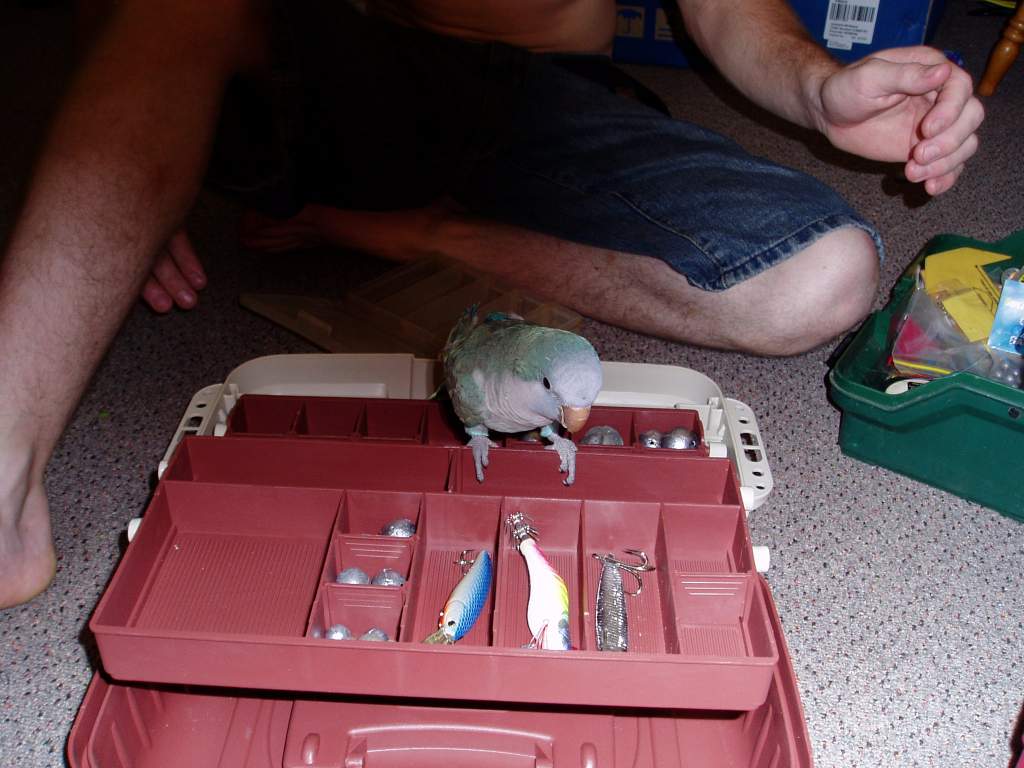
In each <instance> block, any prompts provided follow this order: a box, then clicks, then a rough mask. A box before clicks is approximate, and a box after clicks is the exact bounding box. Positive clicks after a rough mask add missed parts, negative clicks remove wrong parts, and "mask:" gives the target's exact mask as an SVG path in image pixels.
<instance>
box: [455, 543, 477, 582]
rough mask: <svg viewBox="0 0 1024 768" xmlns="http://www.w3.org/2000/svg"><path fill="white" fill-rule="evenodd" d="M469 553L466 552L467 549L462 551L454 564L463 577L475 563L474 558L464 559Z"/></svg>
mask: <svg viewBox="0 0 1024 768" xmlns="http://www.w3.org/2000/svg"><path fill="white" fill-rule="evenodd" d="M470 551H471V550H468V549H464V550H462V552H461V553H460V554H459V559H458V560H456V561H455V564H456V565H457V566H459V569H460V570H461V571H462V575H463V576H465V575H466V573H467V572H468V571H469V568H470V566H472V565H473V563H475V562H476V558H475V557H474V558H473V559H472V560H470V559H469V558H468V557H466V555H467V554H468V553H469V552H470Z"/></svg>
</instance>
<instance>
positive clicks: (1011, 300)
mask: <svg viewBox="0 0 1024 768" xmlns="http://www.w3.org/2000/svg"><path fill="white" fill-rule="evenodd" d="M988 346H989V348H991V349H998V350H1000V351H1002V352H1009V353H1011V354H1015V355H1020V354H1022V353H1024V283H1022V282H1020V281H1019V280H1006V281H1004V282H1003V290H1002V293H1000V294H999V306H998V307H997V308H996V318H995V320H994V321H993V322H992V331H991V332H990V333H989V335H988Z"/></svg>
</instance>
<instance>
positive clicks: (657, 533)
mask: <svg viewBox="0 0 1024 768" xmlns="http://www.w3.org/2000/svg"><path fill="white" fill-rule="evenodd" d="M626 549H636V550H641V551H642V552H644V553H645V554H646V555H647V560H648V564H649V565H651V566H654V570H652V571H646V572H644V573H642V574H640V579H641V584H642V588H641V589H640V594H638V595H629V594H627V595H626V626H627V630H628V641H627V650H626V652H627V653H630V654H633V653H652V654H661V653H666V652H677V651H678V643H677V642H676V641H675V635H674V632H673V629H672V628H673V626H674V624H675V613H674V606H673V603H672V600H671V586H670V583H669V580H668V572H669V569H668V568H667V567H666V565H667V562H668V559H667V557H666V555H665V541H664V535H663V532H662V526H661V508H660V505H659V504H656V503H635V502H611V501H586V502H584V503H583V536H582V561H581V563H580V565H581V566H582V570H583V584H584V587H583V594H584V606H583V617H584V622H583V626H584V635H583V638H582V647H583V648H585V649H588V650H598V644H597V624H596V622H597V594H598V590H599V589H600V584H601V573H602V570H603V568H604V563H603V562H602V561H600V560H598V559H596V558H595V557H594V555H602V556H605V555H609V554H610V555H612V556H613V557H615V558H617V559H619V560H621V561H623V562H626V563H639V562H640V560H639V558H638V557H637V556H635V555H630V554H626V553H625V551H624V550H626ZM620 572H621V571H620ZM621 574H622V585H623V587H624V589H625V590H627V591H628V592H636V591H637V582H636V579H635V578H633V576H632V575H631V574H629V573H626V572H621ZM608 653H611V652H610V651H609V652H608ZM616 653H620V652H616Z"/></svg>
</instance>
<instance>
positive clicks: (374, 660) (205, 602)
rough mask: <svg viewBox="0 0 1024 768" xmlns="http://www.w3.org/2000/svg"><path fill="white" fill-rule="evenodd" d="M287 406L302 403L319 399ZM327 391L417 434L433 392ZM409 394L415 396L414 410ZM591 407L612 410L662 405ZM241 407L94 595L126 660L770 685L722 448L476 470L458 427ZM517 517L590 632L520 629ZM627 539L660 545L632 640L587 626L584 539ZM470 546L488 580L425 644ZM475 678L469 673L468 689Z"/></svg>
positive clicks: (665, 693)
mask: <svg viewBox="0 0 1024 768" xmlns="http://www.w3.org/2000/svg"><path fill="white" fill-rule="evenodd" d="M245 402H246V400H245V399H244V398H243V399H242V400H241V401H240V402H239V404H238V406H236V407H237V408H245V407H246V406H245V405H244V403H245ZM292 404H293V405H295V406H296V407H298V408H299V411H298V412H304V410H305V405H306V404H302V403H299V402H293V403H292ZM335 404H336V405H337V407H338V410H339V412H340V411H348V410H349V409H358V408H362V407H366V408H368V409H369V408H374V409H376V410H378V411H380V412H381V414H380V416H379V421H380V422H381V423H389V424H399V423H402V424H405V425H406V426H407V427H408V428H409V431H410V433H415V434H417V435H419V436H420V437H421V438H425V437H426V431H425V430H423V429H422V428H421V427H422V426H423V424H424V423H426V422H427V421H428V420H429V419H428V415H429V414H437V413H438V412H439V411H440V410H441V406H440V405H439V404H437V403H426V402H421V401H388V400H378V401H364V400H362V399H346V400H339V401H337V402H336V403H335ZM319 405H322V406H324V405H329V404H327V403H322V402H321V403H319ZM391 408H394V409H395V410H396V411H399V412H401V413H400V414H399V415H400V416H401V418H398V416H396V414H395V413H391V412H390V409H391ZM411 408H413V409H417V411H421V412H422V413H420V414H419V415H415V416H414V417H412V418H410V415H411V414H410V409H411ZM595 411H597V414H598V415H599V416H600V415H604V414H608V415H609V416H610V417H612V416H614V417H615V418H610V419H609V420H610V421H615V420H616V419H630V420H632V421H634V422H635V421H637V420H641V419H646V418H649V414H647V413H646V412H644V411H642V410H634V409H624V408H595ZM251 412H252V411H250V413H251ZM664 415H665V416H666V417H668V418H669V420H670V421H672V422H673V423H674V422H679V421H682V422H685V423H690V424H693V423H694V420H695V415H694V414H693V413H692V412H689V413H687V412H685V411H668V412H665V413H664ZM240 421H241V419H238V420H232V421H231V422H229V432H228V436H225V437H191V438H187V439H186V440H185V441H183V442H182V443H181V445H179V447H178V449H177V452H176V454H175V456H174V458H173V459H172V461H171V463H170V465H169V467H168V469H167V471H166V472H165V473H164V475H163V479H162V481H161V483H160V485H159V487H158V488H157V491H156V492H155V494H154V496H153V500H152V502H151V504H150V505H149V508H148V509H147V511H146V514H145V516H144V517H143V522H142V524H141V526H140V527H139V529H138V531H137V533H136V535H135V537H134V539H133V541H132V542H131V544H130V545H129V547H128V550H127V552H126V553H125V556H124V558H123V560H122V562H121V564H120V565H119V567H118V569H117V572H116V573H115V575H114V578H113V580H112V581H111V583H110V586H109V587H108V589H107V590H106V592H105V594H104V595H103V597H102V598H101V600H100V603H99V605H98V607H97V609H96V612H95V614H94V616H93V618H92V621H91V623H90V628H91V629H92V632H93V634H94V635H95V637H96V639H97V643H98V646H99V650H100V654H101V657H102V659H103V665H104V668H105V669H106V670H107V672H108V673H109V674H111V675H113V676H114V677H115V678H118V679H122V680H133V681H147V682H155V683H179V684H185V683H191V684H202V685H222V686H232V687H249V688H273V689H279V690H302V691H320V692H329V693H359V694H379V695H385V696H403V695H404V696H415V697H433V698H450V699H465V698H472V699H477V700H483V701H509V702H523V703H542V702H549V703H557V704H573V703H576V702H578V701H580V700H583V701H587V702H589V703H592V704H595V705H604V706H612V705H615V704H625V705H627V706H636V707H659V708H660V707H673V706H676V707H688V708H704V709H752V708H754V707H756V706H758V705H760V704H761V703H763V702H764V699H765V696H766V694H767V690H768V686H769V683H770V680H771V675H772V671H773V669H774V667H775V665H776V664H777V662H778V649H777V647H776V645H775V642H774V638H773V636H772V633H771V628H770V623H769V620H768V609H767V606H766V604H765V600H764V597H763V595H762V593H761V591H760V590H759V589H757V588H756V586H757V585H756V578H757V577H756V572H755V568H754V561H753V554H752V550H751V544H750V541H749V538H748V534H747V528H746V523H745V515H744V511H743V506H742V503H741V500H740V493H739V489H738V486H737V482H736V477H735V472H734V470H733V465H732V464H731V462H729V461H728V460H727V459H718V458H711V457H708V456H703V455H700V451H693V452H691V451H676V450H670V449H644V448H638V447H637V448H629V449H612V450H610V451H609V450H606V449H605V448H604V447H602V446H586V445H584V446H580V447H579V452H578V454H577V475H576V482H575V483H574V484H573V485H571V486H566V485H564V484H563V482H562V478H563V475H562V474H560V473H559V472H558V470H557V465H558V458H557V456H556V455H555V454H554V453H553V452H551V451H547V450H544V449H543V447H541V446H539V445H530V444H527V445H526V446H525V447H511V446H506V447H498V448H493V449H491V457H490V465H489V466H488V468H487V470H486V476H485V479H484V482H482V483H480V482H478V481H477V479H476V477H475V474H474V469H473V457H472V451H471V450H470V449H469V448H466V447H461V446H459V445H458V444H453V445H428V444H424V443H422V442H419V441H418V439H412V438H410V439H403V438H396V437H393V438H382V439H380V440H375V439H373V438H362V437H360V438H355V439H352V438H315V437H314V438H309V437H304V438H299V437H288V436H285V437H257V436H255V435H251V434H247V435H245V436H244V437H243V436H239V437H233V436H231V435H232V434H233V433H232V432H231V425H235V426H237V425H238V423H239V422H240ZM414 424H418V425H419V427H416V428H413V426H412V425H414ZM666 426H670V425H666ZM394 431H395V430H390V429H389V430H388V433H389V434H392V433H393V432H394ZM630 451H632V452H630ZM515 513H523V514H525V515H526V516H527V517H528V518H529V519H530V520H532V522H533V525H534V527H535V528H537V529H538V531H539V532H540V533H539V540H540V546H541V548H542V549H543V550H544V551H545V553H546V554H547V556H548V558H549V560H550V561H551V563H552V565H553V566H554V568H555V570H556V571H557V572H558V573H559V574H560V575H561V576H562V578H563V579H564V580H565V582H566V585H567V587H568V590H569V603H570V606H569V616H570V634H571V637H572V638H573V646H574V648H576V649H577V650H570V651H565V652H558V653H556V652H552V651H541V650H532V649H527V648H524V647H523V646H525V645H526V644H527V643H528V642H529V640H530V633H529V629H528V627H527V623H526V605H527V598H528V596H529V594H530V589H529V581H528V578H527V573H526V567H525V563H524V561H523V558H522V556H521V555H520V554H519V552H518V551H517V550H516V549H515V547H514V545H513V543H512V540H511V538H510V536H509V535H508V534H507V532H506V531H505V530H504V525H503V521H504V520H505V519H506V518H507V517H508V516H509V515H512V514H515ZM401 518H406V519H409V520H412V521H413V522H414V523H415V524H416V533H415V535H414V536H412V537H411V538H396V537H390V536H383V535H380V533H381V531H382V529H383V528H384V527H385V526H386V525H387V524H388V523H389V522H390V521H393V520H396V519H401ZM627 548H632V549H639V550H644V551H645V552H647V553H648V555H649V556H650V558H651V561H652V563H653V565H654V566H655V569H656V570H654V571H652V572H650V573H649V574H646V575H645V577H644V579H643V590H642V592H641V594H640V595H639V596H637V597H636V598H629V599H627V608H628V616H629V630H630V637H629V645H630V648H629V651H628V652H627V653H607V652H601V651H599V650H598V649H597V648H596V641H595V637H594V627H593V624H594V614H593V607H594V605H595V600H596V595H597V587H598V581H599V574H600V566H601V563H600V562H599V561H598V560H597V559H595V558H594V557H592V555H595V554H606V553H609V552H611V553H614V554H617V555H620V556H622V551H623V550H624V549H627ZM463 550H470V551H471V552H478V551H486V552H489V553H490V556H491V558H492V560H493V562H494V578H493V590H492V593H491V595H490V597H489V600H488V603H487V604H486V605H485V607H484V611H483V613H482V614H481V616H480V618H479V619H478V620H477V622H476V625H475V626H474V627H473V629H472V631H471V632H470V633H469V634H468V635H467V636H466V637H464V638H463V639H462V640H460V641H459V642H458V643H457V644H455V645H452V646H447V647H439V646H436V645H426V644H424V643H423V642H422V641H423V639H424V638H425V637H426V636H427V635H429V634H430V633H431V632H433V631H434V630H435V629H436V628H437V621H438V614H439V612H440V610H441V608H442V607H443V606H444V603H445V600H446V598H447V596H448V594H449V593H450V592H451V590H452V589H453V588H454V587H455V585H456V583H457V582H458V581H459V579H460V578H461V575H462V574H461V570H460V568H459V567H458V565H457V564H456V561H458V560H459V558H460V553H461V552H462V551H463ZM385 566H386V567H389V568H391V569H392V570H395V571H397V572H399V573H400V574H401V575H402V577H403V578H404V579H406V581H405V583H404V584H403V585H402V586H400V587H386V586H363V585H351V584H339V583H337V582H336V577H337V575H338V574H339V573H340V572H341V571H343V570H345V569H347V568H350V567H360V568H362V569H363V570H364V572H366V573H367V575H369V576H371V577H372V576H374V575H375V574H376V573H377V572H379V571H380V569H381V568H383V567H385ZM339 623H340V624H344V625H345V626H346V627H348V628H349V629H350V630H351V631H352V632H353V633H354V634H355V635H356V636H359V635H361V634H363V633H364V632H366V631H367V630H369V629H370V628H372V627H377V628H379V629H382V630H384V632H386V633H387V635H388V637H389V638H390V639H391V640H392V641H393V642H385V643H379V642H373V641H359V640H352V641H337V640H331V639H328V638H327V637H326V631H327V629H328V628H329V627H331V626H332V625H334V624H339ZM466 680H474V681H475V683H474V685H473V686H472V687H471V689H470V690H468V691H467V689H466V685H465V683H464V681H466ZM570 683H571V684H570Z"/></svg>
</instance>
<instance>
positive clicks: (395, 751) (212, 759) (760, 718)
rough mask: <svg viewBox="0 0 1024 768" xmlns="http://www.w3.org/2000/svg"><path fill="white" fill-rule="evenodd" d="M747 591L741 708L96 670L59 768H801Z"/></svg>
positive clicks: (782, 691)
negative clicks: (300, 690)
mask: <svg viewBox="0 0 1024 768" xmlns="http://www.w3.org/2000/svg"><path fill="white" fill-rule="evenodd" d="M756 588H757V590H758V591H760V592H761V593H762V595H763V598H764V600H765V603H766V605H768V607H769V621H770V624H771V629H772V633H773V635H774V638H775V642H776V644H777V646H778V648H779V649H780V657H779V663H778V664H777V665H776V667H775V669H774V671H773V673H772V676H771V681H770V686H769V689H768V694H767V698H766V699H765V701H764V703H763V704H761V705H760V706H758V707H756V708H755V709H752V710H750V711H745V712H708V711H678V710H677V711H672V712H665V711H651V710H636V709H630V708H627V707H618V708H596V707H586V706H572V707H551V706H518V707H511V708H510V707H505V706H501V705H498V706H494V705H488V704H485V703H466V702H441V701H429V700H428V701H418V702H413V701H408V700H394V699H380V698H370V697H365V698H362V697H353V696H334V697H309V696H304V695H295V694H268V693H261V692H251V691H237V690H226V689H201V688H195V687H187V688H185V687H170V686H152V685H127V684H122V683H117V682H114V681H112V680H110V679H109V678H108V677H107V676H105V675H103V674H100V673H97V674H96V675H95V676H94V677H93V680H92V683H91V685H90V686H89V690H88V692H87V693H86V696H85V699H84V701H83V703H82V706H81V708H80V709H79V712H78V716H77V718H76V720H75V724H74V727H73V728H72V731H71V735H70V738H69V739H68V745H67V754H68V762H69V764H70V766H71V768H122V767H123V766H140V767H141V766H145V767H146V768H173V767H175V766H182V765H195V766H199V765H202V766H211V767H213V766H216V767H217V768H299V767H300V766H314V768H398V767H399V766H402V767H403V768H409V767H410V766H415V768H442V767H443V768H459V767H460V766H465V767H466V768H469V767H470V766H471V767H472V768H513V767H515V766H521V767H522V768H527V766H532V767H533V768H559V767H563V766H564V768H597V767H598V766H604V767H605V768H616V767H619V768H686V767H689V766H702V767H703V768H766V767H767V766H772V768H811V765H812V759H811V754H810V746H809V744H808V740H807V734H806V729H805V726H804V722H803V711H802V708H801V706H800V698H799V693H798V690H797V686H796V681H795V679H794V677H793V672H792V665H791V663H790V660H789V657H788V653H787V652H786V647H785V642H784V640H783V636H782V629H781V626H780V623H779V619H778V615H777V614H776V613H775V610H774V608H773V607H772V603H771V595H770V593H769V592H768V588H767V585H765V584H764V582H763V581H762V580H761V579H760V577H756ZM464 685H465V687H467V688H470V687H472V685H473V681H470V680H467V681H464ZM186 734H187V737H186Z"/></svg>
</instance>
